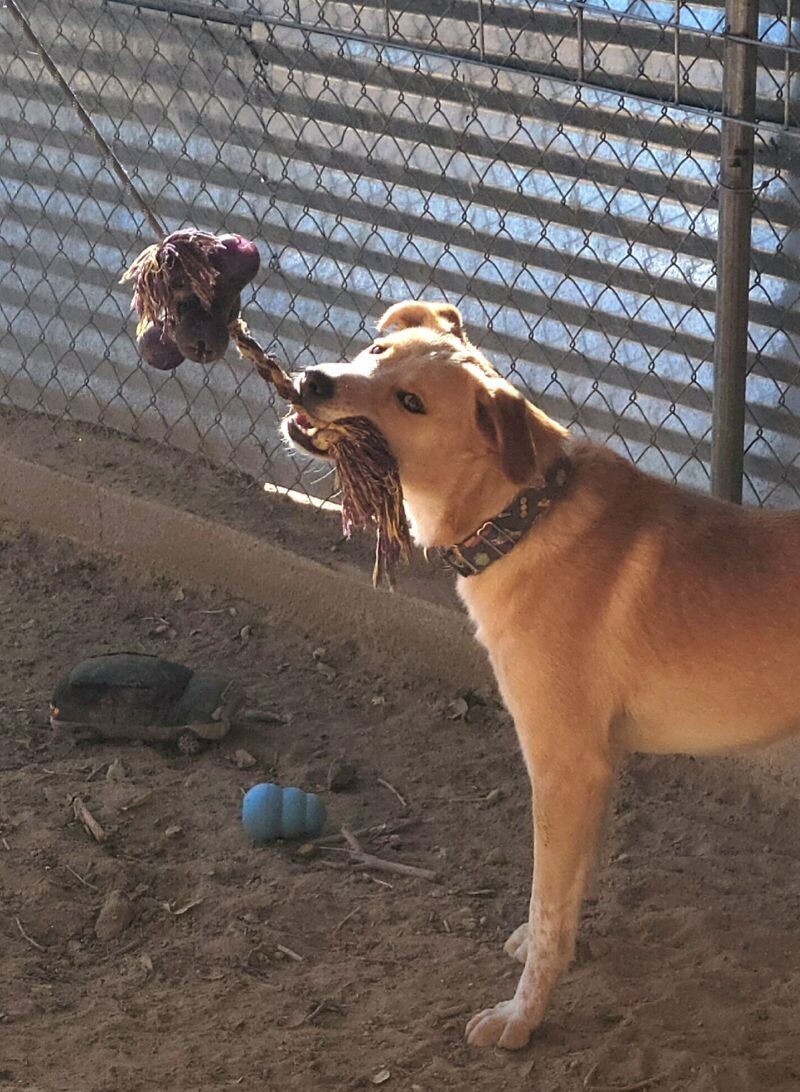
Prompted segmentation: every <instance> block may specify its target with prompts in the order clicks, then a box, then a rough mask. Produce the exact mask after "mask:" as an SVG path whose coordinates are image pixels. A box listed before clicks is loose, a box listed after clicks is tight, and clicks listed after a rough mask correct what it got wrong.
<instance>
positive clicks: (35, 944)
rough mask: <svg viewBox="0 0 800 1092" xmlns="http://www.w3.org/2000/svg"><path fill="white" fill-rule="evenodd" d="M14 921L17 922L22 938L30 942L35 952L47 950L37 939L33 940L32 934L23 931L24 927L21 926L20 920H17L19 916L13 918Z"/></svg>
mask: <svg viewBox="0 0 800 1092" xmlns="http://www.w3.org/2000/svg"><path fill="white" fill-rule="evenodd" d="M14 921H15V922H16V923H17V928H18V929H19V931H20V933H21V934H22V937H23V939H24V940H27V942H28V944H30V945H31V946H32V947H34V948H35V949H36V950H37V952H46V951H47V949H46V948H45V947H43V945H41V944H40V943H39V941H38V940H34V939H33V937H32V936H30V935H29V934H28V933H26V932H25V929H24V928H23V925H22V922H21V921H20V920H19V918H14Z"/></svg>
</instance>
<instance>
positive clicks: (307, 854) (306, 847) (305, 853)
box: [294, 842, 319, 861]
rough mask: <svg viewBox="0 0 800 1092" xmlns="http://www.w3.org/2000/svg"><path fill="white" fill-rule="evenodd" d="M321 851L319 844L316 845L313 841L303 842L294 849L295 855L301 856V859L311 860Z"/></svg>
mask: <svg viewBox="0 0 800 1092" xmlns="http://www.w3.org/2000/svg"><path fill="white" fill-rule="evenodd" d="M318 853H319V846H315V845H314V843H313V842H303V844H302V845H301V846H298V847H297V849H296V850H295V851H294V855H295V857H299V858H300V860H301V861H310V860H311V859H312V857H316V856H317V855H318Z"/></svg>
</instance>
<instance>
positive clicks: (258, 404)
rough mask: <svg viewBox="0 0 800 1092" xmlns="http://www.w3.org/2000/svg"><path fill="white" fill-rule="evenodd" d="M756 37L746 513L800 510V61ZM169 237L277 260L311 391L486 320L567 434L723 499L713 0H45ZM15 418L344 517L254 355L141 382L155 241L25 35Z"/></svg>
mask: <svg viewBox="0 0 800 1092" xmlns="http://www.w3.org/2000/svg"><path fill="white" fill-rule="evenodd" d="M791 4H792V0H769V2H768V0H763V2H762V11H761V17H760V23H759V46H758V55H759V67H758V79H757V101H756V116H757V120H756V122H755V123H754V124H755V128H756V134H755V135H756V165H755V183H754V184H755V197H754V207H753V213H754V219H753V259H752V270H751V278H752V283H751V294H750V308H751V310H750V320H751V321H750V347H749V348H750V357H749V373H748V374H749V378H748V390H747V397H748V421H747V430H746V449H747V456H746V462H745V468H746V499H747V500H750V501H755V502H758V503H769V504H783V505H788V504H797V503H798V498H800V450H798V449H799V448H800V444H799V443H798V439H799V435H798V420H799V419H800V355H799V351H800V342H799V341H798V334H799V333H800V329H799V325H800V318H799V317H798V311H797V308H796V306H795V303H796V300H797V296H798V290H799V289H798V284H799V283H800V275H798V266H797V250H798V228H797V224H798V221H799V220H800V217H798V212H799V211H800V207H799V204H798V203H799V202H800V176H799V174H798V172H800V154H799V153H800V142H799V141H798V139H797V135H798V129H797V125H798V122H799V121H800V118H799V117H798V114H800V97H799V96H800V91H799V90H798V81H797V79H796V78H795V73H796V69H797V65H798V57H800V49H799V48H798V25H797V24H798V20H797V19H796V18H794V17H793V14H792V8H791ZM26 13H27V16H28V18H29V20H30V22H31V24H32V26H33V27H34V28H35V30H36V32H37V34H38V35H39V36H40V38H41V40H42V43H43V45H44V46H45V48H46V49H47V50H48V51H49V52H50V53H51V55H52V56H53V58H54V59H55V61H56V62H57V64H58V66H59V68H60V69H61V71H62V73H63V74H64V76H65V77H66V78H67V80H68V81H69V82H70V84H71V86H72V87H73V88H74V89H75V90H76V92H77V93H78V94H79V96H80V97H81V99H82V101H83V103H84V105H85V106H86V108H87V109H88V111H89V112H90V114H91V115H92V117H93V119H94V121H95V122H96V124H97V125H98V127H99V129H100V130H101V132H102V133H103V135H104V137H105V138H106V139H107V140H108V142H109V143H110V144H111V146H112V147H113V148H114V150H115V152H116V154H117V155H118V156H119V158H120V159H121V160H122V162H123V163H124V164H125V166H126V168H127V169H128V171H129V172H130V173H131V175H132V176H133V178H134V179H135V181H136V184H137V187H138V188H139V190H140V191H141V192H142V193H144V194H145V195H146V196H147V199H148V200H149V201H150V202H151V203H152V207H153V208H154V210H155V211H156V213H157V215H158V216H159V217H160V219H161V220H162V221H163V222H164V223H165V225H166V226H167V228H168V229H169V230H173V229H176V228H178V227H180V226H186V225H188V224H194V225H196V226H199V227H203V228H206V229H209V230H213V231H220V230H223V229H224V230H230V231H238V232H240V233H241V234H243V235H246V236H249V237H251V238H254V239H255V240H257V241H258V243H259V246H260V249H261V253H262V258H263V260H264V266H263V272H262V274H261V275H260V276H259V278H258V279H257V281H256V284H255V290H254V292H253V293H251V298H249V299H247V300H246V301H245V311H246V315H247V318H248V321H249V323H250V325H251V327H252V328H253V330H254V332H255V333H256V335H257V336H258V337H259V339H260V340H262V342H264V343H270V344H273V345H274V347H275V350H276V351H277V352H278V353H279V355H281V356H282V357H283V359H284V360H287V361H290V362H291V363H292V365H293V366H295V367H298V368H300V367H304V366H306V365H307V364H310V363H313V362H319V361H322V360H333V359H342V358H346V356H347V354H350V353H352V352H353V351H354V350H355V349H356V348H357V347H359V346H361V345H363V344H364V343H365V340H366V338H367V337H368V336H369V331H370V329H371V327H372V324H373V322H374V319H375V318H376V317H377V316H378V315H379V314H380V312H381V310H382V309H383V308H385V307H386V306H388V305H389V304H390V303H392V302H396V301H397V300H399V299H403V298H407V297H409V296H427V297H428V298H446V299H448V300H449V301H450V302H452V303H456V304H458V305H459V306H460V307H461V309H462V311H463V313H464V315H465V317H466V320H467V322H468V324H469V325H470V329H471V336H472V338H473V340H474V341H475V342H476V343H477V344H478V345H480V346H481V348H483V349H484V350H485V351H486V352H487V353H488V354H489V356H490V357H491V359H492V360H493V361H494V363H495V364H497V365H498V367H499V368H500V370H501V371H503V372H504V374H506V375H508V376H509V377H510V378H511V379H512V381H513V382H515V383H516V384H517V385H518V386H519V387H520V388H521V389H523V390H524V391H525V392H526V393H528V394H530V395H531V397H532V398H533V399H534V400H535V401H536V402H537V403H538V404H539V405H541V406H542V408H543V409H545V410H546V411H547V412H549V413H551V414H552V415H553V416H555V417H556V418H558V419H559V420H560V421H562V422H563V423H565V424H572V425H573V426H574V427H575V428H576V429H578V430H581V429H582V430H584V431H586V432H587V433H588V434H590V435H591V436H593V437H595V438H599V439H602V440H607V441H609V442H610V443H611V444H612V445H613V446H615V447H617V448H618V449H620V450H622V451H625V452H626V453H627V454H628V455H629V456H630V457H631V458H633V459H635V460H636V461H637V462H638V463H640V464H641V465H642V466H643V467H645V468H646V469H649V470H653V471H654V472H656V473H659V474H662V475H665V476H668V477H670V478H673V479H675V480H678V481H681V482H684V483H686V484H689V485H693V486H696V487H699V488H703V489H705V488H707V487H708V474H709V470H708V467H709V453H710V448H709V443H710V430H711V396H712V388H713V375H712V359H713V345H714V335H715V318H714V314H715V291H716V270H715V259H716V248H717V234H718V212H717V203H718V183H717V176H718V159H719V151H720V124H721V90H722V76H723V65H722V57H723V47H724V42H725V19H724V11H723V9H722V7H721V6H720V4H719V3H714V2H706V3H695V2H689V0H669V2H666V0H664V2H662V0H593V2H592V3H578V2H567V0H503V2H501V0H498V2H490V0H486V2H475V0H415V2H413V3H404V4H389V3H384V2H378V0H367V2H364V3H360V4H353V3H350V2H347V3H345V2H337V0H314V2H312V0H286V2H280V0H227V2H223V0H215V2H213V3H194V2H189V0H184V2H167V0H163V2H158V0H149V2H146V3H134V2H132V0H104V2H102V3H92V2H90V0H30V2H29V3H28V4H27V5H26ZM0 56H1V57H2V61H1V62H0V64H1V65H2V75H0V112H1V113H0V116H2V129H3V135H4V141H3V146H2V153H1V154H0V187H1V188H0V194H2V198H3V203H4V209H3V218H2V225H0V315H1V316H2V323H3V328H2V330H0V401H2V402H4V403H6V404H11V405H14V406H17V407H22V408H24V409H27V410H31V411H38V412H45V413H48V414H51V415H53V416H54V417H57V418H64V417H66V418H70V419H73V420H79V421H90V422H96V423H99V424H102V425H106V426H110V427H112V428H115V429H118V430H120V431H122V432H125V433H128V434H131V435H135V436H140V437H152V438H156V439H158V440H162V441H164V442H167V443H170V444H173V445H176V446H179V447H182V448H185V449H187V450H191V451H201V452H203V453H204V454H206V455H208V456H209V457H211V458H212V459H215V460H217V461H221V462H227V463H230V464H233V465H234V466H236V467H238V468H240V469H242V470H245V471H247V472H248V473H251V474H255V475H258V476H261V477H266V479H267V480H269V481H271V482H272V483H274V484H276V485H279V486H282V487H289V488H294V489H302V490H305V491H306V492H308V493H313V494H315V495H318V496H319V495H321V496H327V495H329V493H330V490H331V488H332V483H331V479H330V478H329V477H322V478H320V474H319V471H318V469H314V468H313V467H311V466H310V465H309V464H308V463H307V462H306V461H305V460H303V459H301V458H300V457H298V456H292V455H290V454H289V452H288V451H287V450H286V449H285V447H284V445H283V443H282V441H281V439H280V435H279V431H278V418H279V414H280V406H277V405H276V404H275V403H274V401H273V400H272V399H271V398H270V396H269V395H268V393H267V392H265V389H264V387H263V385H262V384H261V383H260V382H259V381H258V379H257V378H255V377H253V376H252V375H251V374H250V371H249V369H248V367H247V365H245V364H244V362H242V361H240V360H238V359H237V358H236V357H235V354H233V353H231V355H230V358H229V359H227V360H226V361H224V362H221V363H218V364H214V365H211V366H210V367H209V368H207V369H206V368H204V366H202V365H199V364H190V363H186V364H184V365H182V366H181V368H180V369H178V371H177V372H175V373H174V375H164V374H161V373H158V372H153V371H150V370H148V369H145V368H144V367H142V366H141V365H140V363H139V361H138V358H137V356H136V352H135V347H134V344H133V340H132V335H133V325H134V324H133V322H132V321H131V319H130V316H129V296H128V293H127V292H126V291H125V290H124V289H122V288H120V287H119V286H118V285H117V281H118V279H119V275H120V274H121V272H122V270H123V269H124V268H125V266H126V265H127V264H128V263H129V262H130V260H131V259H132V258H133V257H134V256H135V255H136V253H138V251H139V250H140V249H142V247H143V246H144V245H146V244H147V243H149V242H151V241H152V238H151V237H150V235H149V234H148V229H147V227H146V225H145V224H144V221H143V219H142V216H141V214H140V213H139V212H138V210H137V209H136V207H135V205H133V204H132V203H131V202H130V201H129V200H127V199H126V197H125V195H124V193H123V192H122V190H121V188H120V185H119V182H118V180H117V179H116V177H115V176H114V175H113V173H112V172H111V171H110V170H109V165H108V163H107V162H105V161H104V159H103V157H102V155H101V153H100V152H99V151H98V148H97V146H96V144H95V143H94V141H93V140H92V139H91V137H90V136H89V135H87V134H86V133H85V132H84V131H83V129H82V127H81V124H80V122H79V120H78V119H77V117H76V116H75V114H74V111H73V110H72V108H71V107H70V106H69V104H67V103H66V102H65V101H64V98H63V95H62V93H61V92H60V91H59V89H58V88H57V86H56V84H55V83H54V82H53V80H52V79H51V78H50V77H49V76H48V75H47V73H46V72H45V70H44V69H43V67H42V63H41V58H40V57H39V56H38V55H36V53H35V52H34V51H32V50H31V49H30V48H29V47H27V45H26V43H25V42H24V40H23V39H22V37H21V36H20V34H19V31H18V28H17V27H16V25H15V23H14V22H13V21H12V20H11V18H10V16H9V14H8V13H7V12H5V11H3V12H2V14H0Z"/></svg>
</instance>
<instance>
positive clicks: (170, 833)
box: [164, 823, 183, 838]
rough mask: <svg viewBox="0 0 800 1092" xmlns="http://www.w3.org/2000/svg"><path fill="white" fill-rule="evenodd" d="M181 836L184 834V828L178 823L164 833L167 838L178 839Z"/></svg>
mask: <svg viewBox="0 0 800 1092" xmlns="http://www.w3.org/2000/svg"><path fill="white" fill-rule="evenodd" d="M180 834H183V827H182V826H179V825H178V823H173V824H172V826H171V827H167V829H166V830H165V831H164V837H165V838H177V837H178V835H180Z"/></svg>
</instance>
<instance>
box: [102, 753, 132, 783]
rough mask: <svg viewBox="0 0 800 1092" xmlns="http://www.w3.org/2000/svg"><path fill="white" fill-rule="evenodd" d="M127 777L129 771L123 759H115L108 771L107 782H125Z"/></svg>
mask: <svg viewBox="0 0 800 1092" xmlns="http://www.w3.org/2000/svg"><path fill="white" fill-rule="evenodd" d="M127 776H128V771H127V770H126V769H125V763H124V762H123V761H122V759H121V758H115V759H114V761H113V762H112V763H111V765H110V766H109V767H108V769H107V770H106V781H124V780H125V778H126V777H127Z"/></svg>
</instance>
